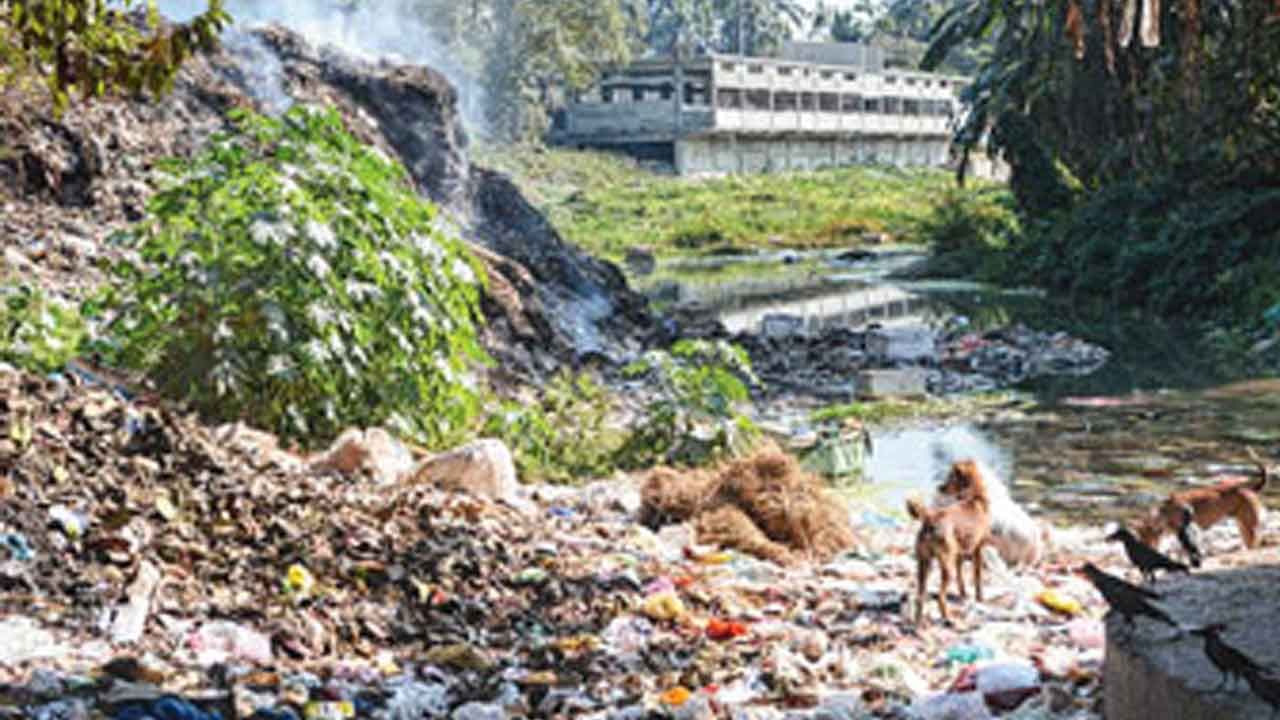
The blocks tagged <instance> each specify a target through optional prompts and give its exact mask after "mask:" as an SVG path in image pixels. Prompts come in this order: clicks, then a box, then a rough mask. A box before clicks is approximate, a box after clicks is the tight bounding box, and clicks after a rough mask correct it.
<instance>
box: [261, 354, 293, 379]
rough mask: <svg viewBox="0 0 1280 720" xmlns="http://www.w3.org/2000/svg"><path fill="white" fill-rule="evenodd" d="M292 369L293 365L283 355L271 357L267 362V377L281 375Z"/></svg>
mask: <svg viewBox="0 0 1280 720" xmlns="http://www.w3.org/2000/svg"><path fill="white" fill-rule="evenodd" d="M292 369H293V363H292V362H290V361H289V358H287V357H285V356H284V355H272V356H271V357H270V358H269V359H268V360H267V374H268V375H283V374H285V373H287V372H289V371H290V370H292Z"/></svg>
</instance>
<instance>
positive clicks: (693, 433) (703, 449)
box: [618, 340, 759, 467]
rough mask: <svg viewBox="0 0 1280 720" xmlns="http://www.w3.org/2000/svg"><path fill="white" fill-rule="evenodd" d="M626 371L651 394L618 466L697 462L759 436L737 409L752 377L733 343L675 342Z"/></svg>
mask: <svg viewBox="0 0 1280 720" xmlns="http://www.w3.org/2000/svg"><path fill="white" fill-rule="evenodd" d="M626 372H627V374H628V375H630V376H632V377H648V378H649V379H650V380H651V381H652V383H653V385H654V386H655V387H656V393H657V394H656V395H655V396H654V398H653V400H652V401H650V402H649V404H648V406H647V408H646V413H645V414H646V417H645V418H644V420H643V422H641V423H640V424H639V429H638V430H636V432H635V433H634V434H632V435H631V436H630V437H629V438H628V439H627V442H626V444H625V445H624V446H623V447H622V448H621V449H620V450H619V454H618V457H619V463H620V464H621V465H623V466H624V467H643V466H646V465H651V464H654V463H664V462H665V463H683V464H691V465H698V464H703V463H705V462H709V461H711V460H714V459H717V458H720V457H723V456H726V455H736V454H739V453H741V452H743V451H745V450H747V449H749V448H750V447H751V445H752V444H753V443H754V441H755V439H756V438H757V437H758V435H759V431H758V430H757V429H756V427H755V425H754V424H753V423H752V422H751V420H750V418H748V417H747V416H746V415H745V414H743V413H742V412H741V410H740V408H741V406H742V405H744V404H745V403H748V402H749V401H750V399H751V396H750V392H749V389H748V385H747V383H748V382H750V383H754V382H756V379H755V374H754V373H753V372H752V370H751V360H750V358H748V357H747V353H746V351H745V350H743V349H742V348H740V347H738V346H736V345H733V344H731V343H727V342H724V341H715V342H709V341H705V340H681V341H680V342H677V343H676V344H675V345H673V346H672V347H671V351H670V352H666V351H662V350H652V351H650V352H648V353H646V354H645V356H644V357H643V358H642V359H640V360H638V361H636V362H635V363H632V364H631V365H630V366H628V367H627V368H626Z"/></svg>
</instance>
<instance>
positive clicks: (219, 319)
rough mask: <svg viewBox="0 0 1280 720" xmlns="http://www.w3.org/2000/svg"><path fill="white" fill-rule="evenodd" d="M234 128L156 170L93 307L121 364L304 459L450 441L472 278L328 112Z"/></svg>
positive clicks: (427, 211) (456, 247)
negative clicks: (407, 441)
mask: <svg viewBox="0 0 1280 720" xmlns="http://www.w3.org/2000/svg"><path fill="white" fill-rule="evenodd" d="M236 123H237V131H236V132H233V133H229V134H226V135H223V136H220V137H218V138H217V139H216V140H215V141H214V142H213V143H212V146H211V147H210V149H209V150H207V151H206V152H205V153H204V154H202V155H200V156H199V157H197V158H195V159H194V160H190V161H181V162H177V163H174V164H171V165H170V166H169V167H168V168H167V170H168V171H169V174H170V176H169V178H168V181H167V183H166V184H165V185H164V187H163V188H162V190H161V191H160V192H159V193H158V194H157V195H156V196H155V197H154V198H153V199H152V200H151V202H150V204H149V206H148V217H147V218H146V220H144V222H143V223H142V224H141V225H140V226H139V228H138V230H137V231H136V232H134V233H132V234H131V235H130V239H129V241H130V242H131V243H132V244H133V245H134V247H135V249H136V251H137V252H136V253H135V257H134V258H133V259H132V260H130V261H128V262H124V263H121V264H119V265H118V266H117V269H116V274H117V279H118V280H119V282H117V283H116V284H115V288H113V290H111V291H110V295H109V296H108V297H107V298H106V302H105V307H107V308H108V309H109V310H110V311H112V312H113V313H114V316H113V317H112V320H111V324H110V328H111V332H110V338H111V340H112V343H113V346H114V352H115V353H116V354H117V359H118V360H119V361H120V362H122V363H124V364H125V365H128V366H130V367H135V368H140V369H144V370H146V371H147V373H148V375H149V376H150V377H151V378H152V380H153V381H154V382H155V383H156V384H157V386H158V387H159V388H160V389H161V390H162V391H163V392H164V393H165V394H166V395H168V396H170V397H173V398H177V399H181V400H185V401H188V402H189V403H191V404H192V406H193V407H194V408H196V409H197V410H199V411H200V412H201V413H202V414H204V415H205V416H206V417H209V418H210V419H214V420H237V419H242V420H245V421H246V422H249V423H251V424H253V425H255V426H258V427H263V428H266V429H270V430H274V431H276V432H278V433H280V434H281V435H282V436H284V437H287V438H289V439H292V440H295V441H298V442H300V443H301V444H303V445H314V444H317V443H321V442H324V441H326V440H328V439H330V438H332V437H333V436H334V435H336V434H337V433H338V432H340V431H341V430H342V429H344V428H346V427H349V426H352V425H360V426H369V425H375V424H385V425H390V426H391V427H393V428H394V429H396V430H398V431H399V432H401V433H402V434H404V435H406V436H408V437H411V438H414V439H416V440H418V441H419V442H422V443H424V444H427V445H433V446H434V445H439V444H441V443H444V442H447V441H451V440H453V439H455V436H456V434H457V433H458V431H459V430H460V429H462V428H463V427H464V426H467V425H468V424H469V423H470V422H471V421H472V420H473V419H474V418H475V416H476V414H477V413H478V411H479V404H480V401H479V394H480V393H479V390H478V388H476V387H475V386H474V385H473V383H472V382H471V370H472V369H473V367H474V365H475V363H477V362H482V361H484V353H483V351H482V349H481V348H480V345H479V343H478V341H477V332H476V327H477V324H478V323H479V322H480V320H481V316H480V313H479V309H478V308H479V293H480V290H481V288H480V286H479V283H480V278H482V277H483V274H482V272H481V268H480V266H478V265H477V264H476V261H475V259H474V258H473V257H472V256H471V255H470V254H469V253H468V252H467V250H466V247H465V245H464V244H463V243H462V242H461V241H460V240H458V239H457V238H455V237H452V236H450V235H449V234H447V233H446V232H444V231H442V230H441V229H440V227H439V225H438V223H436V217H435V216H436V212H437V211H436V208H435V207H434V206H433V205H431V204H430V203H429V202H427V201H425V200H423V199H422V198H420V197H419V196H418V195H417V194H416V193H415V192H414V190H413V186H412V184H411V183H410V180H409V178H408V176H407V174H406V173H405V171H404V168H403V167H402V166H401V165H400V164H398V163H395V162H392V161H390V160H388V159H387V158H386V157H385V156H384V155H383V154H381V153H379V152H377V151H376V150H374V149H372V148H369V147H366V146H364V145H362V144H361V143H360V142H359V141H357V140H356V139H355V138H353V137H352V136H351V135H349V134H348V133H347V132H346V130H345V129H344V128H343V125H342V121H341V118H340V117H339V116H338V115H337V113H336V112H334V111H333V110H318V109H315V108H307V107H297V108H295V109H293V110H291V111H290V112H289V113H287V114H286V115H285V116H284V117H283V118H281V119H279V120H276V119H271V118H266V117H261V116H257V115H253V114H248V113H246V114H241V115H238V116H237V117H236Z"/></svg>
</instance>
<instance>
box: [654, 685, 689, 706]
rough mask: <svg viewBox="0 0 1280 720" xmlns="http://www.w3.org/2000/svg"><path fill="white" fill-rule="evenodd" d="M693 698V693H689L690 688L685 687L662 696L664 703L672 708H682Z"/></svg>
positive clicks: (677, 688)
mask: <svg viewBox="0 0 1280 720" xmlns="http://www.w3.org/2000/svg"><path fill="white" fill-rule="evenodd" d="M691 697H693V693H691V692H689V689H688V688H683V687H674V688H671V689H670V690H668V691H666V692H664V693H662V695H661V699H662V702H663V703H664V704H666V705H670V706H672V707H680V706H681V705H683V704H685V703H687V702H689V698H691Z"/></svg>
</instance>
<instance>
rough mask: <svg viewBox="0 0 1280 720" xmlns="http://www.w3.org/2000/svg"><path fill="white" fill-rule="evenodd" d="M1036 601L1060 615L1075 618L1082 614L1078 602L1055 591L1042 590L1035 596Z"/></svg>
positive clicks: (1081, 608)
mask: <svg viewBox="0 0 1280 720" xmlns="http://www.w3.org/2000/svg"><path fill="white" fill-rule="evenodd" d="M1036 601H1037V602H1039V603H1040V604H1041V605H1043V606H1045V607H1046V608H1049V609H1050V610H1052V611H1054V612H1056V613H1059V614H1062V615H1069V616H1075V615H1079V614H1080V613H1082V612H1084V607H1082V606H1081V605H1080V601H1079V600H1076V599H1075V598H1072V597H1067V596H1066V595H1063V594H1062V593H1060V592H1058V591H1057V590H1050V589H1046V590H1042V591H1040V593H1039V594H1037V595H1036Z"/></svg>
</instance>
